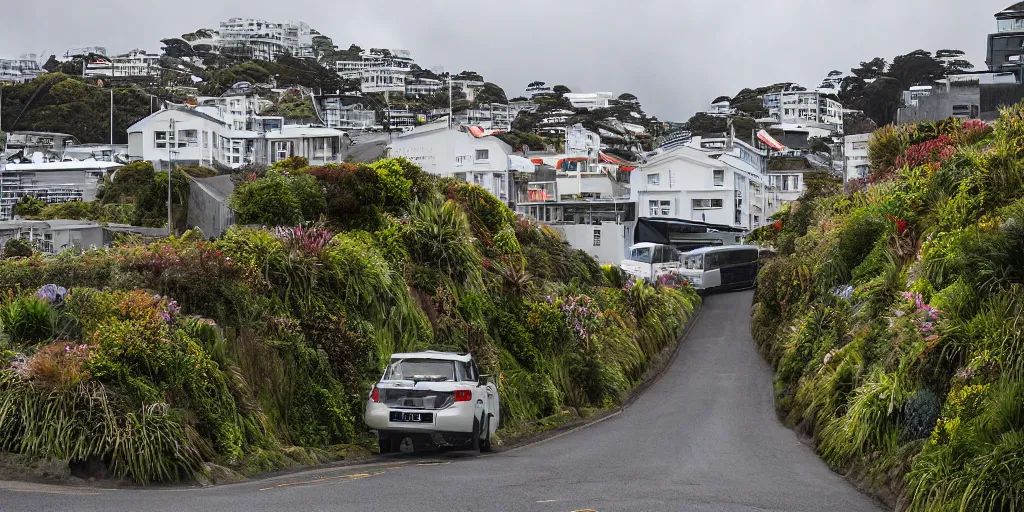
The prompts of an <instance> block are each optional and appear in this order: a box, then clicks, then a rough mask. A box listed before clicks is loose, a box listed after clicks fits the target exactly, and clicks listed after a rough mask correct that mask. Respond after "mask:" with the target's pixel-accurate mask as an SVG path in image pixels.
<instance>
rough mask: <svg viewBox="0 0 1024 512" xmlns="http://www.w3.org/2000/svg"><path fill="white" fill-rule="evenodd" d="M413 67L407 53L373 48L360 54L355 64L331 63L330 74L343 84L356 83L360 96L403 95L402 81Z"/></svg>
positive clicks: (354, 61)
mask: <svg viewBox="0 0 1024 512" xmlns="http://www.w3.org/2000/svg"><path fill="white" fill-rule="evenodd" d="M415 63H416V62H415V61H414V60H413V58H412V54H411V53H410V52H409V51H408V50H398V49H376V48H375V49H371V50H367V51H364V52H362V53H361V54H360V59H359V60H340V61H337V62H335V63H334V70H335V72H337V73H338V76H340V77H341V78H344V79H346V80H355V79H358V80H360V82H361V88H362V91H363V92H364V93H371V92H397V93H402V94H405V93H406V80H407V79H408V77H409V73H410V72H411V71H412V65H413V64H415Z"/></svg>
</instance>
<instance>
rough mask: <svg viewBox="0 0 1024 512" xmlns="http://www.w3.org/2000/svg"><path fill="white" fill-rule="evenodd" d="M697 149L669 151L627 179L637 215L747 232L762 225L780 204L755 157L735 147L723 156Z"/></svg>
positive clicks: (739, 145) (748, 149)
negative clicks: (700, 223) (726, 227)
mask: <svg viewBox="0 0 1024 512" xmlns="http://www.w3.org/2000/svg"><path fill="white" fill-rule="evenodd" d="M694 146H696V147H694ZM698 148H699V142H697V143H696V144H694V145H682V146H677V147H674V148H671V149H668V150H667V151H664V152H662V153H660V154H656V155H654V156H653V157H651V158H650V159H649V160H648V162H647V163H645V164H643V165H642V166H640V168H638V169H637V170H636V171H634V172H633V173H632V176H631V182H630V187H631V193H632V199H633V200H634V201H635V202H636V204H637V214H638V215H639V216H640V217H649V218H658V217H664V218H671V219H683V220H694V221H700V222H707V223H710V224H720V225H726V226H732V227H734V228H739V229H746V230H752V229H755V228H757V227H759V226H762V225H764V224H765V223H766V219H767V218H768V217H769V216H771V215H772V214H773V213H775V211H776V210H777V209H778V206H779V201H778V198H777V197H776V194H775V193H774V191H773V189H772V188H771V187H769V186H768V178H767V176H766V175H765V174H764V173H763V171H762V169H763V166H761V165H758V162H759V159H758V158H757V155H759V153H758V152H757V151H756V150H754V148H752V147H750V146H749V145H746V144H743V143H742V142H740V141H734V142H733V145H732V146H731V147H726V148H725V149H724V150H706V149H698Z"/></svg>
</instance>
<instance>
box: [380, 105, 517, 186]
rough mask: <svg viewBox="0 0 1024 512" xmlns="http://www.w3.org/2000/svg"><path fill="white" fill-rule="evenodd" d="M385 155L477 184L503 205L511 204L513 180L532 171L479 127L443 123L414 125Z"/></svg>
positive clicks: (506, 147) (445, 121)
mask: <svg viewBox="0 0 1024 512" xmlns="http://www.w3.org/2000/svg"><path fill="white" fill-rule="evenodd" d="M388 149H389V156H391V157H403V158H406V159H408V160H409V161H411V162H412V163H414V164H416V165H418V166H420V168H422V169H423V170H424V171H425V172H428V173H430V174H434V175H437V176H442V177H454V178H458V179H460V180H462V181H465V182H468V183H473V184H476V185H480V186H481V187H483V188H485V189H487V191H489V192H490V193H491V194H494V197H497V198H498V199H500V200H501V201H502V202H504V203H506V204H515V203H516V202H518V200H519V198H518V197H515V195H514V187H513V186H512V184H513V179H514V175H515V174H516V173H517V172H532V170H533V164H532V163H530V162H529V161H528V160H526V159H524V158H522V157H519V156H516V155H514V154H513V151H512V147H511V146H509V145H508V144H505V143H504V142H502V141H501V140H499V139H497V138H496V137H493V136H487V135H483V132H482V130H480V129H479V128H476V129H471V128H470V127H466V126H456V127H454V128H451V129H449V128H448V122H447V120H442V121H439V122H435V123H430V124H427V125H424V126H418V127H416V128H414V129H412V130H410V131H409V132H407V133H404V134H402V135H400V136H398V137H395V138H394V140H392V141H391V144H390V145H389V148H388Z"/></svg>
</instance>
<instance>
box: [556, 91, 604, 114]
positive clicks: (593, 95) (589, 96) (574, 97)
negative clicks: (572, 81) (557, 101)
mask: <svg viewBox="0 0 1024 512" xmlns="http://www.w3.org/2000/svg"><path fill="white" fill-rule="evenodd" d="M564 97H565V99H567V100H569V103H570V104H571V105H572V106H573V108H585V109H587V110H593V109H595V108H608V105H609V104H610V102H611V100H612V99H613V98H614V97H615V95H614V94H612V93H610V92H583V93H576V92H570V93H566V94H565V95H564Z"/></svg>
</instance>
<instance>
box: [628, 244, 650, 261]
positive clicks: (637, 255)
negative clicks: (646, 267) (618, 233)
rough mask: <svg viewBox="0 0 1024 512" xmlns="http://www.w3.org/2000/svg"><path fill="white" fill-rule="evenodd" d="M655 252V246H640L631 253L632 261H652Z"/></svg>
mask: <svg viewBox="0 0 1024 512" xmlns="http://www.w3.org/2000/svg"><path fill="white" fill-rule="evenodd" d="M653 254H654V248H653V247H640V248H637V249H633V253H632V254H630V256H629V259H630V260H632V261H639V262H640V263H650V262H651V259H652V256H653Z"/></svg>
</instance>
